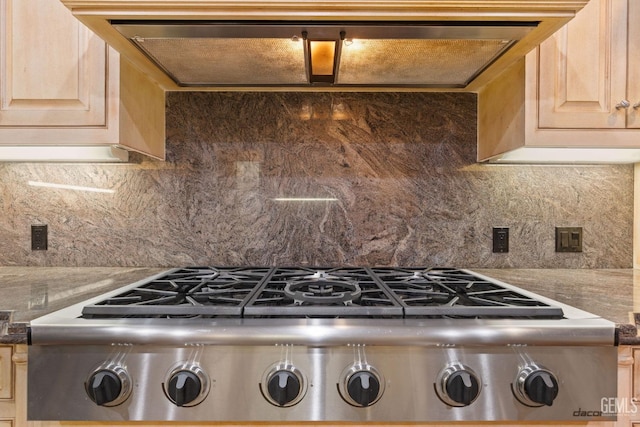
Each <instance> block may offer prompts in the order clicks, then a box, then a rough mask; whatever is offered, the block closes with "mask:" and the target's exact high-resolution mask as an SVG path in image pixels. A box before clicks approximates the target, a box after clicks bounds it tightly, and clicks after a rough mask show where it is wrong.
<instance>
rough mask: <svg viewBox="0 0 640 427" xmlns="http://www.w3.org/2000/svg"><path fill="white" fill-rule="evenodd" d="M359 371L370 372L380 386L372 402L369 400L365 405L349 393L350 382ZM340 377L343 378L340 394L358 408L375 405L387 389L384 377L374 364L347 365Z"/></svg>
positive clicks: (339, 388) (340, 384)
mask: <svg viewBox="0 0 640 427" xmlns="http://www.w3.org/2000/svg"><path fill="white" fill-rule="evenodd" d="M359 373H367V374H370V375H371V376H372V377H374V378H375V379H376V381H377V382H378V386H379V389H378V393H377V395H376V397H375V399H373V400H372V401H371V402H369V403H368V404H366V405H363V404H361V403H360V402H358V401H356V400H355V399H354V398H353V397H352V396H351V394H350V393H349V383H350V381H351V379H352V378H353V377H354V376H355V375H357V374H359ZM340 378H341V381H340V382H338V391H339V392H340V396H341V397H342V399H343V400H344V401H345V402H347V403H348V404H349V405H351V406H355V407H358V408H368V407H370V406H373V405H375V404H376V403H377V402H378V401H379V400H380V399H381V398H382V395H383V394H384V390H385V379H384V377H383V376H382V374H381V373H380V372H379V371H378V370H377V369H376V368H375V367H374V366H372V365H370V364H368V363H354V364H353V365H351V366H347V367H346V368H345V369H344V371H343V372H342V375H341V376H340Z"/></svg>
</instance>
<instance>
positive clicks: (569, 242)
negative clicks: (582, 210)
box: [556, 227, 582, 252]
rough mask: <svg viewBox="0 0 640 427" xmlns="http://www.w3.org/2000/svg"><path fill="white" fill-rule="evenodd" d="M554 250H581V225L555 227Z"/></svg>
mask: <svg viewBox="0 0 640 427" xmlns="http://www.w3.org/2000/svg"><path fill="white" fill-rule="evenodd" d="M556 252H582V227H556Z"/></svg>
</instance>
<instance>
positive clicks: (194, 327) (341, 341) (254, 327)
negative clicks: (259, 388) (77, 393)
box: [31, 319, 615, 346]
mask: <svg viewBox="0 0 640 427" xmlns="http://www.w3.org/2000/svg"><path fill="white" fill-rule="evenodd" d="M49 322H51V321H48V322H47V323H46V324H45V323H39V322H35V323H33V324H32V325H31V343H32V344H34V345H53V344H72V345H87V344H112V343H123V344H156V345H185V344H209V345H212V344H215V345H272V344H296V345H309V346H339V345H349V344H353V343H360V344H366V345H404V346H407V345H414V346H436V345H467V346H468V345H517V344H526V345H563V346H576V345H609V346H611V345H614V336H615V324H614V323H613V322H609V321H607V320H604V319H582V320H580V321H573V320H570V319H561V320H514V319H501V320H478V319H425V320H418V319H368V320H364V319H363V320H360V319H221V320H206V321H204V319H196V320H179V321H178V320H176V319H172V320H167V319H117V320H113V319H108V320H105V319H82V324H78V323H77V322H74V321H73V320H68V319H67V320H64V319H59V320H57V321H55V322H51V323H49ZM169 327H170V333H169V332H168V331H169ZM569 331H570V332H569Z"/></svg>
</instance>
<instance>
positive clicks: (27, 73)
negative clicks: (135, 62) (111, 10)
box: [0, 0, 119, 144]
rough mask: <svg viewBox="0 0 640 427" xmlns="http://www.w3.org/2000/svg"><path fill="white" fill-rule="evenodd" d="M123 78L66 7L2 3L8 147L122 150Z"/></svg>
mask: <svg viewBox="0 0 640 427" xmlns="http://www.w3.org/2000/svg"><path fill="white" fill-rule="evenodd" d="M118 78H119V65H118V56H117V54H116V53H115V52H114V51H111V50H110V49H109V48H108V47H107V45H106V44H105V42H104V41H102V40H101V39H100V38H99V37H97V36H96V35H94V34H93V33H92V32H91V31H89V30H88V29H87V28H86V27H85V26H84V25H82V24H81V23H80V22H79V21H78V20H77V19H76V18H75V17H74V16H73V15H72V14H71V12H70V11H69V10H68V9H67V8H66V7H64V5H63V4H62V3H61V2H59V1H58V0H0V143H4V144H15V143H39V144H42V143H53V144H70V143H71V144H75V143H85V144H86V143H114V144H115V143H118V96H119V83H118ZM26 128H29V129H28V132H27V131H25V129H26ZM71 129H73V131H71Z"/></svg>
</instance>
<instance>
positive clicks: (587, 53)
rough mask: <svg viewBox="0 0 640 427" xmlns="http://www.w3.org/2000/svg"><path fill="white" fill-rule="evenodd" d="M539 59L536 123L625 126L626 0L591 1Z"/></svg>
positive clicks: (634, 0)
mask: <svg viewBox="0 0 640 427" xmlns="http://www.w3.org/2000/svg"><path fill="white" fill-rule="evenodd" d="M630 3H637V0H632V1H631V2H630ZM629 22H633V21H631V20H630V21H629ZM636 56H637V55H636ZM538 59H539V61H538V70H537V71H538V96H539V104H538V128H540V129H545V128H560V129H571V128H574V129H588V128H599V129H604V128H609V129H614V128H625V126H626V119H625V116H626V111H625V109H624V108H619V109H617V108H616V105H617V104H619V103H620V102H621V101H622V100H624V99H626V93H627V87H626V86H627V0H591V1H590V2H589V4H587V6H586V7H585V8H584V9H583V10H581V11H580V12H579V13H578V14H577V15H576V17H575V18H574V19H573V20H572V21H571V22H569V24H567V25H566V26H565V27H563V28H562V29H561V30H560V31H558V32H557V33H556V34H555V35H554V36H552V37H551V38H550V39H548V40H547V41H545V42H544V43H542V45H541V46H540V49H539V58H538Z"/></svg>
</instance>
